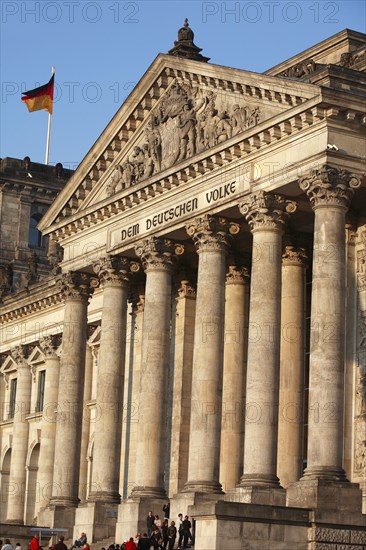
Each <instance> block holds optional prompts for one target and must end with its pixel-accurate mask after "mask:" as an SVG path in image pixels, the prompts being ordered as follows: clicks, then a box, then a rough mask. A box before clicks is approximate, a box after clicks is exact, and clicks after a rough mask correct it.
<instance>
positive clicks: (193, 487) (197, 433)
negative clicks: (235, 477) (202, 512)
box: [184, 215, 239, 494]
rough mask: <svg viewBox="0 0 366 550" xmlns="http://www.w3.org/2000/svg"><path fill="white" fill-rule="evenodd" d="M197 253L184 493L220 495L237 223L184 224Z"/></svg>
mask: <svg viewBox="0 0 366 550" xmlns="http://www.w3.org/2000/svg"><path fill="white" fill-rule="evenodd" d="M186 230H187V233H188V235H190V236H191V237H192V238H193V241H194V243H195V246H196V250H197V253H198V280H197V301H196V319H195V333H194V350H193V371H192V400H191V427H190V439H189V462H188V481H187V483H186V484H185V488H184V492H185V493H211V494H214V493H216V494H217V493H219V494H220V493H222V488H221V484H220V482H219V468H220V432H221V405H222V373H223V350H224V326H223V325H224V311H225V272H226V254H227V250H228V243H229V240H230V234H231V235H233V234H235V233H238V232H239V225H238V224H235V223H229V222H228V221H227V220H226V219H225V218H219V217H214V216H209V215H205V216H203V217H200V218H196V219H195V220H194V221H193V222H192V223H190V224H188V225H187V226H186Z"/></svg>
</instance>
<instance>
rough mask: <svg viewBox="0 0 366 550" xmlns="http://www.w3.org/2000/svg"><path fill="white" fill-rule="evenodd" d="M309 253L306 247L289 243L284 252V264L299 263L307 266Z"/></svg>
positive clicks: (301, 265)
mask: <svg viewBox="0 0 366 550" xmlns="http://www.w3.org/2000/svg"><path fill="white" fill-rule="evenodd" d="M307 260H308V257H307V254H306V250H305V248H302V247H295V246H292V245H291V244H287V245H286V246H285V247H284V249H283V253H282V265H298V266H300V267H305V266H306V264H307Z"/></svg>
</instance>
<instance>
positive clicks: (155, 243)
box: [132, 237, 183, 498]
mask: <svg viewBox="0 0 366 550" xmlns="http://www.w3.org/2000/svg"><path fill="white" fill-rule="evenodd" d="M182 253H183V247H182V246H181V245H177V244H176V243H173V242H172V241H170V240H168V239H163V238H155V237H152V238H150V239H146V240H144V241H142V242H141V244H140V245H138V246H137V247H136V254H137V255H138V256H139V257H140V258H141V261H142V265H143V267H144V270H145V273H146V288H145V311H144V320H143V328H142V361H141V375H140V400H139V411H138V442H137V456H136V474H135V475H136V479H135V481H136V483H137V485H136V487H134V489H133V491H132V496H134V497H136V496H147V497H152V498H160V497H161V498H165V497H166V494H165V489H164V465H165V426H166V402H167V388H168V385H167V384H168V374H169V360H170V355H169V347H170V314H171V284H172V282H171V276H172V268H173V262H174V259H175V254H182Z"/></svg>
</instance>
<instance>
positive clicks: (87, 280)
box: [56, 271, 98, 300]
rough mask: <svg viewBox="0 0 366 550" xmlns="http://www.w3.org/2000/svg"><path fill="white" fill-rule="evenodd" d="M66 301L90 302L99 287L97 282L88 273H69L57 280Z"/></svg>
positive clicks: (63, 274)
mask: <svg viewBox="0 0 366 550" xmlns="http://www.w3.org/2000/svg"><path fill="white" fill-rule="evenodd" d="M56 281H57V283H56V284H57V286H58V287H59V289H60V292H61V295H62V297H63V298H64V300H88V299H89V297H90V295H91V294H92V293H93V291H94V288H95V287H96V286H98V285H97V280H96V279H95V278H92V277H91V276H90V275H89V274H88V273H82V272H80V271H68V272H67V273H62V274H61V275H59V276H58V277H57V279H56Z"/></svg>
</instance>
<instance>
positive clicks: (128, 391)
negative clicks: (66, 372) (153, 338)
mask: <svg viewBox="0 0 366 550" xmlns="http://www.w3.org/2000/svg"><path fill="white" fill-rule="evenodd" d="M131 302H132V303H131V320H130V341H129V346H128V349H127V350H126V363H127V365H128V369H127V368H126V370H127V372H126V375H125V391H124V396H125V397H124V403H125V405H124V407H123V426H122V438H123V441H122V446H121V453H122V456H121V472H120V493H121V495H122V498H127V497H128V496H129V495H130V493H131V491H132V489H133V488H134V487H135V486H136V485H137V483H136V473H135V472H136V456H137V441H138V415H139V400H140V374H141V348H142V324H143V319H144V306H145V286H143V287H139V288H138V289H136V290H135V291H133V292H132V294H131Z"/></svg>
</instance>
